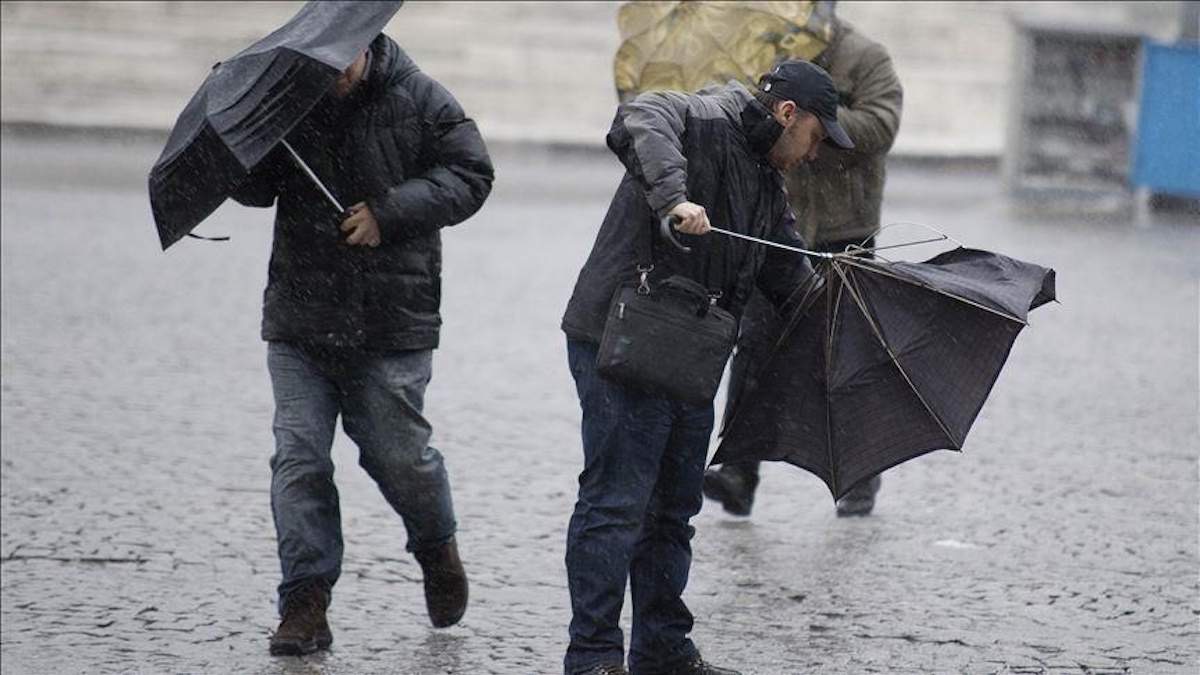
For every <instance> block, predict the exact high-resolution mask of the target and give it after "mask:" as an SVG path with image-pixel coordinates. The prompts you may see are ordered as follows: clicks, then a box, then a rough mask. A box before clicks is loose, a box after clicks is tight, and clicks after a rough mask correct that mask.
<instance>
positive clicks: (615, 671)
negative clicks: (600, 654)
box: [583, 663, 629, 675]
mask: <svg viewBox="0 0 1200 675" xmlns="http://www.w3.org/2000/svg"><path fill="white" fill-rule="evenodd" d="M583 675H629V671H628V670H625V666H623V665H621V664H619V663H602V664H600V665H598V666H592V667H591V668H588V669H587V670H585V671H583Z"/></svg>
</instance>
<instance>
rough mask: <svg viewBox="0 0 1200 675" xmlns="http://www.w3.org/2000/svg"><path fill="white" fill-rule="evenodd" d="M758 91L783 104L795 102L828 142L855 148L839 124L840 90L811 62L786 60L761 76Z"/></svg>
mask: <svg viewBox="0 0 1200 675" xmlns="http://www.w3.org/2000/svg"><path fill="white" fill-rule="evenodd" d="M758 88H759V90H761V91H762V92H763V93H764V94H768V95H770V96H772V97H774V98H776V99H779V100H780V101H793V102H794V103H795V104H796V107H797V108H800V109H801V110H804V111H806V112H810V113H812V114H813V115H815V116H816V117H817V119H818V120H820V122H821V126H822V127H824V128H825V134H826V135H827V136H828V140H829V142H831V143H833V144H834V145H836V146H838V147H839V148H844V149H846V150H850V149H853V148H854V142H853V141H851V140H850V136H848V135H847V134H846V130H845V129H843V128H842V125H840V124H838V119H837V102H838V93H837V89H836V88H835V87H834V86H833V80H832V79H830V77H829V73H826V72H825V71H824V70H823V69H822V68H821V67H820V66H817V65H814V64H812V63H809V62H808V61H784V62H783V63H780V64H779V65H777V66H775V68H774V69H772V70H771V72H769V73H767V74H765V75H763V76H762V79H760V80H759V84H758ZM760 100H761V99H760Z"/></svg>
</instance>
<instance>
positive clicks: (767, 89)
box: [763, 82, 771, 91]
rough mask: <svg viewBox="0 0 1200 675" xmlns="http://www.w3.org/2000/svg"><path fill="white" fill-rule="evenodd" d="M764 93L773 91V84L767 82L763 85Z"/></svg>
mask: <svg viewBox="0 0 1200 675" xmlns="http://www.w3.org/2000/svg"><path fill="white" fill-rule="evenodd" d="M763 91H771V83H770V82H767V83H766V84H764V85H763Z"/></svg>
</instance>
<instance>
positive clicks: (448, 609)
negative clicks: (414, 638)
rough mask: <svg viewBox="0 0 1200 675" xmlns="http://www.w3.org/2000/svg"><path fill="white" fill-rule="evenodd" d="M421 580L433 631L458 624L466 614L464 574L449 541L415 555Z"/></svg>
mask: <svg viewBox="0 0 1200 675" xmlns="http://www.w3.org/2000/svg"><path fill="white" fill-rule="evenodd" d="M416 557H417V562H418V563H420V564H421V572H422V573H423V574H424V576H425V608H426V609H427V610H428V611H429V620H430V621H432V622H433V626H434V628H445V627H447V626H453V625H454V624H456V623H458V620H459V619H461V618H462V616H463V614H464V613H466V611H467V573H466V571H465V570H463V565H462V559H461V558H459V557H458V544H457V543H456V542H455V541H454V540H453V539H451V540H450V541H448V542H446V543H445V544H442V545H441V546H439V547H437V548H434V549H430V550H428V551H418V552H417V553H416Z"/></svg>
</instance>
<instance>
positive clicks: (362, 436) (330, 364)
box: [267, 342, 455, 609]
mask: <svg viewBox="0 0 1200 675" xmlns="http://www.w3.org/2000/svg"><path fill="white" fill-rule="evenodd" d="M431 366H432V351H431V350H419V351H400V352H368V351H362V350H345V349H325V348H309V347H301V346H297V345H294V344H290V343H285V342H271V343H269V344H268V346H267V368H268V370H269V371H270V373H271V388H272V390H273V392H274V394H275V421H274V430H275V454H274V456H272V457H271V511H272V513H273V515H274V517H275V531H276V534H277V535H278V541H279V562H280V565H281V567H282V569H283V581H282V583H280V584H279V598H280V608H281V609H282V603H283V601H284V600H285V598H286V597H287V594H288V593H289V592H291V591H292V590H294V589H295V588H297V587H299V586H301V585H303V584H306V583H310V582H314V581H315V582H318V583H320V584H322V585H323V586H324V587H325V588H327V589H329V588H332V587H333V584H334V583H336V582H337V579H338V575H339V574H340V573H341V567H342V525H341V515H340V512H339V509H338V492H337V487H335V486H334V483H333V460H332V458H331V457H330V449H331V446H332V444H333V433H334V427H335V424H336V422H337V417H338V415H339V414H341V416H342V427H343V429H345V431H346V434H347V435H348V436H350V438H351V439H353V440H354V442H355V444H357V445H358V449H359V461H358V463H359V465H360V466H362V468H363V469H365V470H366V471H367V473H368V474H369V475H370V476H371V478H373V479H374V480H375V483H376V484H377V485H378V486H379V489H380V491H381V492H383V496H384V498H385V499H387V501H388V504H390V505H391V507H392V508H393V509H395V511H396V513H398V514H400V517H401V518H402V519H403V520H404V527H405V529H406V530H407V531H408V550H409V551H419V550H423V549H427V548H434V547H437V546H440V545H442V544H444V543H446V542H447V541H449V540H450V538H451V537H453V536H454V531H455V522H454V507H453V504H452V503H451V500H450V483H449V480H448V478H447V476H446V469H445V466H444V465H443V462H442V455H441V453H439V452H438V451H437V450H435V449H433V448H431V447H429V436H430V433H431V428H430V426H429V422H427V421H426V420H425V418H424V417H422V416H421V408H422V404H423V402H424V396H425V386H426V385H427V384H428V383H429V378H430V373H431Z"/></svg>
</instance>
